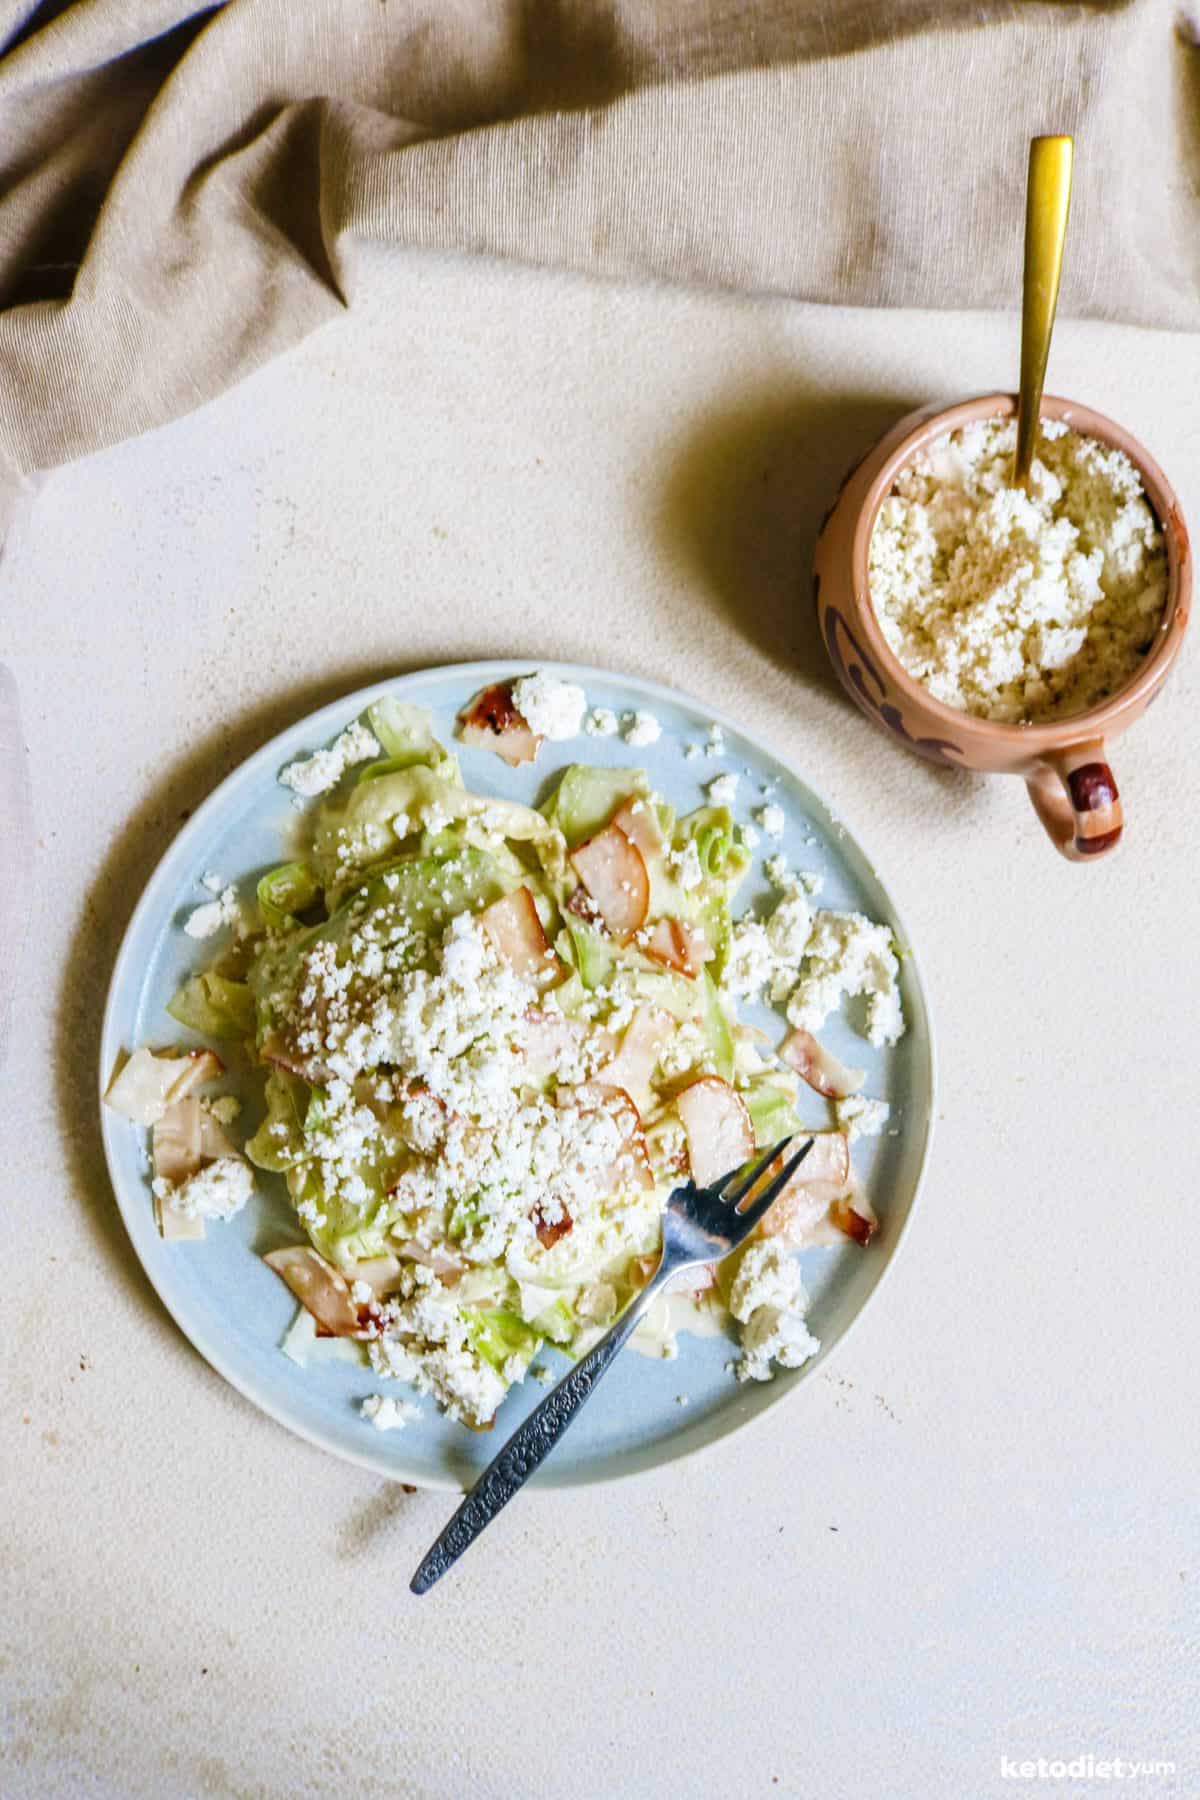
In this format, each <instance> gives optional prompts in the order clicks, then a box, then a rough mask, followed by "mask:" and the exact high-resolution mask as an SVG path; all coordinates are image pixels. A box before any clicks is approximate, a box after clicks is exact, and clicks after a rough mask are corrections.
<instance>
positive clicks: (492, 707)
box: [458, 681, 542, 769]
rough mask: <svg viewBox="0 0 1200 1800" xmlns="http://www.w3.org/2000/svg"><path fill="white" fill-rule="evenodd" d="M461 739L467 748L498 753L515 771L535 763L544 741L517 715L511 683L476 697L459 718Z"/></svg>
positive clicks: (500, 683) (495, 687)
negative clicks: (473, 747)
mask: <svg viewBox="0 0 1200 1800" xmlns="http://www.w3.org/2000/svg"><path fill="white" fill-rule="evenodd" d="M458 735H459V737H460V738H461V739H462V741H463V743H464V744H472V745H475V746H476V747H477V748H479V749H481V750H494V751H495V753H496V755H497V756H498V757H500V758H501V759H502V760H503V761H504V762H506V763H508V764H509V766H510V767H511V768H514V769H515V768H516V767H517V765H518V764H519V763H527V762H532V761H533V759H534V757H535V756H536V755H537V753H538V746H539V745H540V743H541V741H542V740H541V738H540V737H539V736H538V735H537V733H536V732H535V731H530V729H529V727H528V725H527V724H526V723H525V720H524V719H523V718H522V717H521V714H520V713H519V712H518V711H517V709H516V706H515V705H514V703H513V692H512V682H511V681H498V682H496V683H495V685H494V686H493V687H489V688H484V689H483V691H482V692H481V693H478V694H476V696H475V698H474V699H473V700H472V701H471V703H470V705H469V706H467V707H464V709H463V711H462V712H461V713H459V715H458Z"/></svg>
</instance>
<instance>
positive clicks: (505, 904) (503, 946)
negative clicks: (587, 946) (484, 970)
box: [479, 887, 564, 987]
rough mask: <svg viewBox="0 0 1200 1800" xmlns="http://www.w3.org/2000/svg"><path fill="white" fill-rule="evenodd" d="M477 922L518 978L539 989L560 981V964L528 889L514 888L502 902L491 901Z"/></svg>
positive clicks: (561, 974)
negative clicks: (528, 981)
mask: <svg viewBox="0 0 1200 1800" xmlns="http://www.w3.org/2000/svg"><path fill="white" fill-rule="evenodd" d="M479 923H480V924H481V925H482V927H483V929H484V931H485V932H486V933H487V935H488V937H489V939H490V940H491V942H492V944H493V945H494V946H495V948H496V950H497V952H498V954H499V955H500V956H501V957H502V958H503V960H504V961H505V962H506V963H507V964H508V965H509V967H510V968H511V969H514V970H515V971H516V973H517V974H518V975H524V976H525V977H526V978H527V979H528V980H530V981H534V982H536V983H537V985H538V986H539V987H548V986H549V985H550V983H551V982H553V981H559V980H561V979H562V976H563V973H564V970H563V966H562V963H561V962H560V961H559V959H558V957H557V956H555V954H554V952H553V950H552V949H551V948H550V944H549V942H548V940H547V937H546V933H545V932H544V931H543V930H542V921H541V920H540V919H539V917H538V909H537V907H536V905H535V904H534V899H533V895H532V893H531V892H530V891H529V889H528V888H527V887H519V888H514V889H513V891H512V893H511V894H505V896H504V898H503V900H493V902H492V904H491V905H490V906H485V907H484V909H483V911H482V912H481V913H480V915H479Z"/></svg>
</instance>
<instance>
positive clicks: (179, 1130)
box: [150, 1057, 237, 1242]
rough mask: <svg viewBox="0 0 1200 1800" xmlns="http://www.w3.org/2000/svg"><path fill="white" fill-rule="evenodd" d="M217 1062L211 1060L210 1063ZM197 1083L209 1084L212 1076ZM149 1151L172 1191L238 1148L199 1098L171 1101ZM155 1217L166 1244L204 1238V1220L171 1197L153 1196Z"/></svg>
mask: <svg viewBox="0 0 1200 1800" xmlns="http://www.w3.org/2000/svg"><path fill="white" fill-rule="evenodd" d="M216 1060H217V1059H216V1057H213V1061H214V1062H216ZM200 1079H203V1080H209V1081H211V1080H212V1076H211V1075H206V1076H203V1077H200ZM150 1150H151V1155H152V1157H153V1161H154V1173H155V1175H156V1176H161V1177H162V1179H163V1180H164V1181H169V1182H170V1183H171V1184H172V1186H173V1187H178V1186H179V1185H180V1184H181V1183H182V1182H185V1181H186V1180H187V1179H188V1177H189V1176H191V1175H195V1174H196V1172H197V1171H198V1170H199V1169H202V1168H203V1167H204V1165H205V1163H210V1162H215V1161H216V1160H217V1158H218V1157H220V1156H236V1155H237V1146H236V1145H235V1144H234V1143H233V1142H232V1140H231V1139H230V1138H229V1136H228V1134H227V1133H226V1132H225V1130H224V1129H223V1128H222V1126H221V1125H220V1124H219V1123H218V1121H217V1120H216V1119H214V1118H213V1116H212V1114H211V1113H210V1112H209V1111H208V1110H207V1109H206V1108H205V1107H203V1106H201V1104H200V1097H199V1095H198V1094H189V1095H188V1096H187V1097H186V1099H183V1100H175V1101H173V1102H172V1104H171V1105H170V1106H168V1107H167V1110H166V1111H165V1112H164V1113H163V1114H162V1116H161V1118H158V1119H156V1120H155V1122H154V1128H153V1131H152V1133H151V1138H150ZM154 1215H155V1217H156V1219H157V1220H158V1229H159V1231H160V1232H161V1234H162V1236H163V1237H164V1238H166V1239H167V1240H168V1242H177V1241H180V1240H189V1241H192V1242H195V1241H196V1240H197V1239H199V1238H202V1237H203V1236H204V1220H203V1219H200V1218H190V1217H189V1216H188V1214H187V1213H182V1212H180V1211H179V1210H178V1208H177V1207H175V1206H174V1205H173V1203H172V1200H171V1196H170V1194H164V1195H160V1194H156V1195H155V1196H154Z"/></svg>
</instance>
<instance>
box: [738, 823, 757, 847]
mask: <svg viewBox="0 0 1200 1800" xmlns="http://www.w3.org/2000/svg"><path fill="white" fill-rule="evenodd" d="M742 842H743V844H745V846H746V848H747V850H757V849H758V846H759V843H760V842H761V839H760V837H759V834H758V832H757V831H756V830H755V829H754V826H753V825H743V826H742Z"/></svg>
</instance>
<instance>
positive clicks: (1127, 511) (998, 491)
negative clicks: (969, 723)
mask: <svg viewBox="0 0 1200 1800" xmlns="http://www.w3.org/2000/svg"><path fill="white" fill-rule="evenodd" d="M1015 435H1016V427H1015V424H1014V423H1013V422H1012V421H1011V420H1006V421H1003V422H1001V421H997V420H983V421H979V422H977V423H975V424H972V425H968V426H965V427H964V428H963V429H962V430H961V431H956V432H953V433H950V434H949V435H947V436H945V437H942V438H939V439H937V440H936V442H934V443H933V444H931V445H930V446H929V448H928V449H927V450H925V451H922V452H920V453H919V454H918V455H916V456H915V457H913V459H912V460H911V461H910V462H909V463H908V464H906V466H905V467H904V468H903V469H901V471H900V473H899V474H898V476H897V477H896V482H895V487H894V490H893V492H892V493H891V494H890V495H889V496H888V498H887V499H886V500H885V501H884V502H883V505H882V506H881V507H880V509H879V515H878V518H877V519H876V522H875V528H874V530H873V532H872V535H871V547H870V593H871V604H872V606H873V607H874V610H875V614H876V616H877V618H878V620H879V623H880V626H881V627H882V630H883V634H884V636H885V637H886V638H887V641H888V643H889V645H890V646H891V648H892V650H893V651H894V652H895V654H896V656H897V657H898V658H899V660H900V662H901V663H902V664H903V666H904V667H905V669H906V670H907V671H908V673H909V674H910V675H912V676H914V677H915V678H916V679H917V680H918V681H920V682H922V683H923V684H924V685H925V687H926V688H928V690H929V692H930V693H931V694H932V695H933V697H934V698H935V699H936V700H940V701H942V702H943V704H945V705H947V706H953V707H957V708H958V709H959V710H960V711H964V712H970V713H974V714H976V715H978V716H979V717H981V718H986V719H994V720H997V721H999V722H1000V723H1003V724H1018V723H1021V722H1023V721H1032V720H1045V719H1057V718H1064V717H1069V716H1071V715H1072V714H1074V713H1080V712H1086V711H1087V710H1089V709H1090V708H1092V707H1094V706H1097V705H1099V704H1100V703H1101V702H1102V701H1103V700H1105V699H1107V697H1108V696H1109V695H1110V694H1112V693H1113V692H1114V691H1115V690H1116V689H1117V688H1119V687H1121V686H1123V685H1124V683H1125V682H1127V681H1128V680H1129V679H1130V678H1131V677H1132V676H1133V675H1134V674H1135V673H1136V672H1137V670H1138V668H1139V666H1140V665H1141V662H1142V659H1143V658H1144V656H1145V655H1146V652H1147V651H1148V650H1149V648H1150V646H1151V644H1152V643H1153V641H1154V638H1155V634H1156V632H1157V630H1158V627H1159V624H1160V621H1161V619H1162V614H1163V607H1164V604H1165V601H1166V593H1167V559H1166V547H1165V544H1164V540H1163V533H1162V529H1161V527H1160V525H1159V523H1158V521H1157V520H1156V518H1155V516H1154V513H1153V511H1152V510H1151V507H1150V505H1149V502H1148V501H1147V499H1146V495H1145V490H1144V488H1143V486H1142V482H1141V478H1140V476H1139V475H1138V472H1137V470H1136V469H1135V467H1134V465H1133V463H1132V462H1131V461H1130V460H1129V458H1128V457H1127V456H1126V455H1125V454H1124V452H1123V451H1120V450H1115V449H1112V448H1110V447H1109V446H1108V445H1107V444H1103V443H1101V442H1100V440H1099V439H1098V438H1092V437H1085V436H1083V435H1081V434H1080V433H1078V432H1074V431H1071V430H1070V429H1069V428H1068V427H1067V426H1066V425H1064V424H1063V423H1062V422H1061V421H1059V420H1054V419H1044V420H1043V421H1042V424H1041V430H1040V435H1039V442H1038V454H1037V456H1036V457H1035V459H1034V463H1033V469H1032V473H1031V476H1030V484H1029V492H1028V493H1026V492H1024V490H1023V489H1021V488H1016V487H1012V486H1011V485H1010V475H1011V468H1012V458H1013V449H1014V444H1015Z"/></svg>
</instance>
